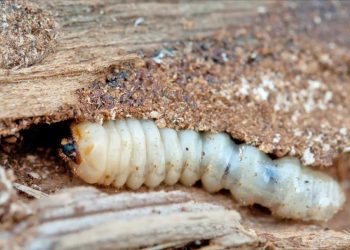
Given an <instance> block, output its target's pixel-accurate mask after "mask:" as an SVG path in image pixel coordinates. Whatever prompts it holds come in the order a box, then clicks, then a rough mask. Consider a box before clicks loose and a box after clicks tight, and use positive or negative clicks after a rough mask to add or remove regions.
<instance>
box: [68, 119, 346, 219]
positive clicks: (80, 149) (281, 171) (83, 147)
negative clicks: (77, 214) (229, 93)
mask: <svg viewBox="0 0 350 250" xmlns="http://www.w3.org/2000/svg"><path fill="white" fill-rule="evenodd" d="M71 131H72V137H70V138H64V139H62V154H63V155H64V157H65V159H67V160H68V163H69V164H70V166H71V168H72V171H73V172H74V173H75V174H76V175H77V176H78V177H80V178H81V179H82V180H84V181H86V182H87V183H90V184H97V185H98V184H99V185H103V186H110V185H111V186H114V187H116V188H122V187H124V186H127V187H128V188H130V189H133V190H137V189H139V188H140V187H141V186H142V185H146V186H147V187H149V188H155V187H157V186H159V185H160V184H161V183H165V184H166V185H174V184H176V183H177V182H181V183H182V184H183V185H185V186H193V185H194V184H195V183H196V182H197V181H201V183H202V185H203V187H204V189H206V190H207V191H209V192H211V193H214V192H218V191H220V190H221V189H228V190H230V192H231V194H232V195H233V197H234V198H235V200H236V201H237V202H239V203H240V204H242V205H254V204H260V205H263V206H265V207H266V208H268V209H270V211H271V213H272V214H273V215H275V216H277V217H281V218H292V219H297V220H304V221H310V220H311V221H326V220H329V219H330V218H332V217H333V216H334V215H335V214H336V213H337V212H338V211H339V210H340V209H341V208H342V207H343V205H344V202H345V196H344V193H343V190H342V189H341V187H340V185H339V184H338V183H337V181H336V180H334V179H332V178H331V177H330V176H328V175H326V174H323V173H321V172H320V171H315V170H312V169H310V168H308V167H305V166H302V165H301V164H300V161H298V159H296V158H292V157H283V158H280V159H275V160H271V159H270V158H269V157H268V156H267V155H265V154H264V153H262V152H261V151H259V150H258V149H257V148H255V147H252V146H249V145H247V144H244V143H243V144H240V145H237V144H236V143H234V142H233V141H232V139H231V138H230V137H229V136H228V135H227V134H225V133H210V132H204V133H200V132H196V131H192V130H179V131H176V130H174V129H169V128H158V127H157V126H156V125H155V123H154V121H152V120H137V119H120V120H115V121H108V122H105V123H103V124H102V125H101V124H98V123H91V122H81V123H76V124H73V125H72V126H71Z"/></svg>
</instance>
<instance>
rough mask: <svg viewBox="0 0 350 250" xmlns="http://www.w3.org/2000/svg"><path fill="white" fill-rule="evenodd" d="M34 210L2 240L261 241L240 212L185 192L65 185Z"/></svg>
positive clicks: (79, 244) (64, 245)
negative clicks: (112, 190) (199, 200)
mask: <svg viewBox="0 0 350 250" xmlns="http://www.w3.org/2000/svg"><path fill="white" fill-rule="evenodd" d="M32 207H33V210H34V215H33V216H32V217H29V218H27V219H26V220H24V221H22V222H20V223H19V224H17V225H14V226H13V228H12V230H11V231H7V232H6V233H5V232H2V233H0V236H1V237H0V238H1V243H0V244H1V246H2V247H8V246H12V247H14V246H16V247H23V248H26V249H101V248H103V249H134V248H139V247H152V246H154V245H156V246H157V248H158V249H161V248H162V247H161V246H162V245H163V246H164V248H166V247H171V246H180V245H186V244H188V243H189V242H193V241H196V240H215V243H213V244H212V245H213V246H216V247H219V246H220V247H221V248H227V247H238V246H244V245H252V244H256V243H257V240H258V239H257V236H256V234H255V233H254V231H252V230H247V229H245V228H244V227H242V225H241V224H240V220H241V218H240V215H239V214H238V213H237V212H235V211H233V210H227V209H225V208H224V207H222V206H219V205H214V204H210V203H204V202H202V203H195V202H193V201H191V200H190V196H189V195H187V194H186V193H184V192H180V191H173V192H148V193H122V194H115V195H107V194H104V193H102V192H99V191H97V190H96V189H94V188H89V187H85V188H84V187H81V188H74V189H70V190H66V191H63V192H61V193H59V194H56V195H53V196H51V197H49V198H47V199H41V200H36V201H35V202H34V203H33V204H32Z"/></svg>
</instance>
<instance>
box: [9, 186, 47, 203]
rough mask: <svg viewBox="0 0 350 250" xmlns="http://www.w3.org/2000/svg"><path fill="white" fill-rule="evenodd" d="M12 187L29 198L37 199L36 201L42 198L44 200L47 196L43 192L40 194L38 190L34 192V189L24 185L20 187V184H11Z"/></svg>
mask: <svg viewBox="0 0 350 250" xmlns="http://www.w3.org/2000/svg"><path fill="white" fill-rule="evenodd" d="M13 186H14V187H15V188H16V189H18V190H20V191H22V192H23V193H26V194H27V195H29V196H32V197H34V198H37V199H42V198H46V197H48V195H47V194H45V193H44V192H41V191H39V190H35V189H34V188H31V187H28V186H25V185H22V184H19V183H16V182H15V183H13Z"/></svg>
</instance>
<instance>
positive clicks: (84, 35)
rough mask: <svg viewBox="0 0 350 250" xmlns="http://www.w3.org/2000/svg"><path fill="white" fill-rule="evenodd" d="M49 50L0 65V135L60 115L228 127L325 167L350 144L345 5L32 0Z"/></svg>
mask: <svg viewBox="0 0 350 250" xmlns="http://www.w3.org/2000/svg"><path fill="white" fill-rule="evenodd" d="M35 2H36V3H38V5H39V6H40V7H41V8H43V9H45V10H47V11H51V12H52V13H53V16H54V18H55V19H56V21H57V22H58V23H59V25H60V27H61V29H60V36H59V37H58V39H57V43H58V44H57V47H56V51H55V53H53V54H50V55H48V56H47V57H46V58H45V59H44V60H43V61H42V62H40V63H38V64H36V65H33V66H32V67H29V68H22V69H14V70H0V100H1V103H0V134H11V133H14V132H16V131H18V130H20V129H22V128H26V127H28V126H29V125H30V124H32V123H38V122H55V121H61V120H64V119H68V118H75V119H93V120H101V119H105V118H107V119H110V118H115V117H128V116H134V117H138V118H154V119H157V120H158V121H157V122H158V124H159V125H160V126H169V127H173V128H191V129H197V130H216V131H226V132H228V133H230V134H231V135H232V136H233V137H234V138H235V139H238V140H241V141H246V142H248V143H251V144H254V145H257V146H259V147H260V149H261V150H263V151H264V152H267V153H273V154H275V155H277V156H278V157H280V156H283V155H286V154H289V155H295V156H298V157H299V158H301V159H302V161H303V163H304V164H306V165H322V166H329V165H331V164H332V162H333V160H334V158H335V157H336V156H338V155H339V153H342V152H343V151H345V150H346V149H347V148H348V146H349V145H350V137H349V133H350V132H349V131H350V120H349V119H350V118H349V117H350V115H349V114H350V111H349V107H350V98H349V95H348V94H347V93H348V92H349V91H350V85H349V82H350V80H349V79H350V76H349V72H348V68H349V66H348V65H349V62H350V53H349V50H348V48H349V47H350V46H349V45H350V42H349V39H348V36H347V35H346V34H348V32H349V26H347V25H345V24H346V23H347V22H348V20H349V19H350V18H349V11H348V10H349V9H350V4H348V3H347V2H327V1H307V2H298V4H296V3H293V2H288V1H281V2H278V3H275V2H274V1H200V2H199V1H186V2H183V1H177V2H161V3H160V2H157V1H147V2H144V1H133V2H130V1H128V2H123V1H104V2H103V3H101V2H100V1H92V0H90V1H89V0H84V1H83V0H81V1H69V0H55V1H51V2H47V1H42V0H35Z"/></svg>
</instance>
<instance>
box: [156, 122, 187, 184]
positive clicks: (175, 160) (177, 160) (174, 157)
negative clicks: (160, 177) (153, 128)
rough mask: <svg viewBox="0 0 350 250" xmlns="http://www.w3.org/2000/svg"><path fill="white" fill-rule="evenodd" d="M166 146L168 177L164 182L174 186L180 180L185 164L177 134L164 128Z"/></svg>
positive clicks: (162, 130)
mask: <svg viewBox="0 0 350 250" xmlns="http://www.w3.org/2000/svg"><path fill="white" fill-rule="evenodd" d="M160 135H161V137H162V141H163V142H166V144H164V155H165V169H166V175H165V179H164V182H165V184H167V185H174V184H175V183H177V182H178V181H179V180H180V177H181V172H182V166H183V164H184V160H183V155H182V148H181V144H180V140H179V137H178V135H177V132H176V131H175V130H173V129H169V128H164V129H161V130H160Z"/></svg>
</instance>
